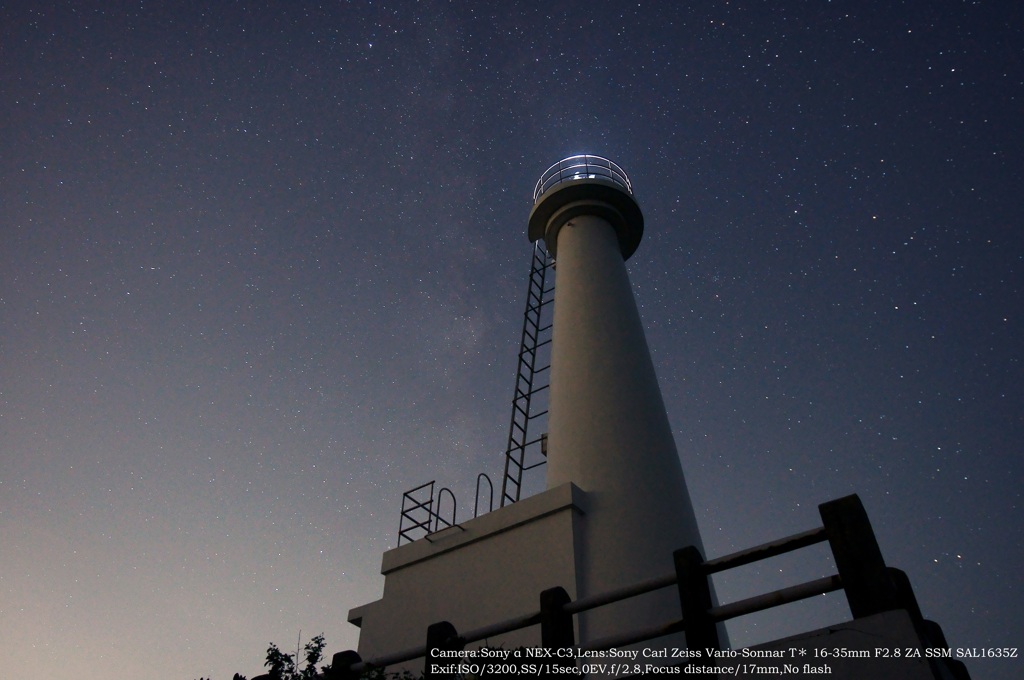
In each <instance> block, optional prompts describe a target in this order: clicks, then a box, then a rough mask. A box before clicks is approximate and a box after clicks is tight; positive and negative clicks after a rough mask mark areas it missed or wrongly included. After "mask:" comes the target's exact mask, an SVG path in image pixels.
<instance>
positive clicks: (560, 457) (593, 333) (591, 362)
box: [547, 215, 703, 641]
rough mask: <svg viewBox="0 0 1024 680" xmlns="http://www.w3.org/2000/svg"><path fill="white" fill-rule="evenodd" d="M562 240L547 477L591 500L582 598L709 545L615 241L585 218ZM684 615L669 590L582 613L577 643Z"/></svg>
mask: <svg viewBox="0 0 1024 680" xmlns="http://www.w3.org/2000/svg"><path fill="white" fill-rule="evenodd" d="M557 238H558V261H557V273H556V277H557V278H556V283H555V309H554V329H553V332H554V337H553V342H552V350H551V351H552V360H551V364H552V366H551V388H550V389H551V395H550V410H549V414H548V464H547V475H548V485H549V487H556V486H558V485H561V484H565V483H567V482H572V483H573V484H576V485H577V486H579V487H580V488H581V489H583V490H584V491H586V493H587V498H588V507H589V510H588V513H587V517H586V522H585V526H584V530H583V543H582V564H581V571H580V591H581V592H580V594H581V596H584V595H592V594H597V593H603V592H606V591H609V590H612V589H614V588H617V587H621V586H624V585H628V584H631V583H634V582H637V581H640V580H643V579H646V578H650V577H653V576H660V575H662V574H665V573H669V572H671V571H672V569H673V564H672V551H673V550H675V549H677V548H681V547H684V546H687V545H696V546H698V547H701V542H700V535H699V533H698V530H697V523H696V520H695V519H694V513H693V509H692V507H691V503H690V499H689V495H688V493H687V489H686V482H685V480H684V478H683V471H682V467H681V465H680V462H679V454H678V452H677V450H676V446H675V441H674V440H673V437H672V429H671V426H670V424H669V421H668V417H667V415H666V413H665V406H664V402H663V400H662V397H661V391H660V389H659V386H658V380H657V377H656V375H655V372H654V366H653V364H652V362H651V357H650V353H649V351H648V348H647V341H646V338H645V336H644V331H643V325H642V323H641V320H640V315H639V313H638V311H637V308H636V303H635V301H634V298H633V291H632V288H631V286H630V282H629V278H628V276H627V273H626V268H625V263H624V262H623V258H622V253H621V251H620V248H619V241H618V238H617V236H616V234H615V231H614V229H613V228H612V226H611V225H610V224H609V223H608V222H606V221H605V220H604V219H601V218H599V217H593V216H587V215H584V216H578V217H574V218H572V219H571V220H569V222H567V223H566V224H565V225H564V226H563V227H562V228H561V229H560V230H559V232H558V236H557ZM701 550H702V551H703V548H701ZM679 616H680V610H679V602H678V596H677V595H676V593H675V591H674V589H667V590H665V591H661V592H659V593H657V594H652V595H649V596H645V597H644V598H638V599H637V600H633V601H630V602H625V603H620V604H617V605H614V606H612V607H607V608H603V609H601V610H598V611H595V612H592V613H587V614H584V615H583V616H582V617H581V622H580V636H581V640H583V641H586V640H592V639H597V638H601V637H605V636H607V635H610V634H612V633H618V632H622V631H623V630H630V629H635V628H641V627H644V626H650V625H653V624H655V623H659V622H661V621H666V622H667V621H669V620H672V619H678V618H679Z"/></svg>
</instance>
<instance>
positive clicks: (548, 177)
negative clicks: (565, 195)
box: [533, 155, 633, 203]
mask: <svg viewBox="0 0 1024 680" xmlns="http://www.w3.org/2000/svg"><path fill="white" fill-rule="evenodd" d="M598 177H600V178H602V179H607V180H611V181H612V182H614V183H615V184H618V185H620V186H621V187H622V188H623V189H625V190H626V191H628V192H629V193H630V194H632V193H633V185H632V183H630V181H629V177H627V176H626V172H625V171H624V170H623V169H622V168H620V167H619V166H618V164H617V163H615V162H614V161H610V160H608V159H607V158H601V157H600V156H589V155H580V156H569V157H568V158H563V159H562V160H560V161H558V162H557V163H555V164H554V165H552V166H551V167H550V168H548V169H547V170H545V171H544V174H543V175H541V176H540V179H539V180H537V186H536V187H534V189H533V202H534V203H536V202H537V200H538V199H540V197H541V196H542V195H543V194H544V192H545V191H547V190H548V189H550V188H551V187H553V186H555V185H556V184H561V183H562V182H572V181H574V180H581V179H597V178H598Z"/></svg>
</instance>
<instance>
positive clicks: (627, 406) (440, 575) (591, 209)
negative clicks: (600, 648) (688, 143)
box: [348, 155, 703, 671]
mask: <svg viewBox="0 0 1024 680" xmlns="http://www.w3.org/2000/svg"><path fill="white" fill-rule="evenodd" d="M533 198H534V201H533V206H532V210H531V212H530V216H529V222H528V228H527V235H528V237H529V239H530V240H531V241H534V242H537V241H542V242H543V243H544V245H545V247H546V249H547V251H548V253H550V255H552V256H553V257H554V261H555V268H556V274H555V278H556V284H555V286H554V312H553V322H552V326H553V337H552V342H551V348H550V362H551V363H550V369H551V370H550V379H549V383H548V385H547V386H545V388H544V389H549V390H550V392H549V396H548V402H547V403H548V419H547V428H548V431H547V433H542V435H543V436H540V437H536V438H535V439H534V441H535V442H539V441H543V442H545V443H546V445H545V446H543V447H542V448H543V451H544V452H545V453H544V455H546V460H545V461H543V462H544V464H545V467H546V488H545V489H544V490H543V491H541V492H539V493H536V494H534V495H531V496H527V497H524V498H520V497H519V495H518V489H519V478H518V477H517V479H516V481H515V483H514V484H512V486H514V487H515V489H516V493H515V495H514V496H509V498H511V501H510V502H508V503H507V504H506V503H505V498H504V497H505V495H506V494H505V492H503V494H502V496H503V499H502V505H501V507H500V508H497V509H492V510H491V511H487V510H486V509H485V512H484V513H482V514H479V515H478V516H474V518H472V519H470V520H467V521H458V520H457V519H456V518H455V516H454V513H455V510H454V506H455V503H454V496H453V494H452V493H451V492H450V491H449V490H448V489H442V490H441V492H440V493H438V494H437V495H435V494H434V491H433V489H434V487H433V482H430V483H428V484H427V485H424V486H422V487H418V489H419V490H422V489H428V490H429V491H428V497H427V498H425V499H423V500H419V501H415V502H410V504H409V506H410V508H411V510H408V511H407V510H406V508H405V503H404V501H403V512H402V521H403V524H401V525H400V528H399V535H400V540H399V546H398V547H396V548H394V549H392V550H389V551H387V552H385V553H384V556H383V560H382V568H381V572H382V573H383V574H384V577H385V580H384V592H383V595H382V597H381V599H379V600H377V601H375V602H370V603H368V604H365V605H363V606H360V607H356V608H354V609H352V610H350V611H349V617H348V618H349V621H350V622H351V623H353V624H355V625H356V626H359V627H360V629H361V631H360V636H359V649H358V656H359V657H360V658H362V659H364V660H368V661H369V660H374V659H376V660H377V663H379V664H382V665H389V664H392V663H402V664H406V665H404V666H400V667H403V668H406V669H408V670H414V671H415V670H416V669H420V668H424V667H428V666H429V664H430V660H429V659H426V660H425V659H423V658H422V657H418V656H410V655H417V654H421V653H422V650H423V649H424V631H425V630H427V629H428V628H430V627H434V626H436V625H440V624H441V623H443V624H444V625H443V626H442V627H441V628H436V627H434V628H431V629H432V630H435V631H437V630H441V631H444V630H448V631H458V636H459V639H460V641H461V642H460V644H467V645H468V644H471V643H472V642H473V641H479V642H480V643H482V644H484V645H487V646H492V647H501V648H504V649H513V648H519V647H537V646H538V645H541V644H542V640H541V637H540V632H541V631H540V630H539V628H540V626H538V625H536V624H535V623H528V624H524V626H519V627H517V628H516V629H515V630H511V631H509V630H506V628H507V627H506V626H503V625H499V624H497V623H496V622H506V623H507V622H508V621H523V622H526V621H533V620H534V619H533V618H532V617H534V616H535V615H536V612H537V610H538V607H539V606H541V605H539V603H538V594H541V593H545V592H551V591H555V590H557V591H559V592H561V593H562V595H560V597H563V598H564V597H568V598H570V599H572V600H575V601H586V600H587V599H588V598H589V599H590V600H593V599H594V598H601V597H603V596H606V595H608V594H610V593H613V592H615V591H621V590H622V589H623V588H629V587H632V586H635V585H636V584H638V583H642V582H644V581H650V580H651V579H658V578H662V577H665V575H666V574H669V575H671V574H672V573H673V571H674V562H673V551H676V550H678V549H680V548H683V547H687V546H696V547H697V548H698V549H699V550H701V552H703V549H702V548H701V542H700V536H699V533H698V531H697V523H696V520H695V518H694V513H693V509H692V507H691V503H690V499H689V495H688V492H687V489H686V483H685V480H684V478H683V471H682V467H681V465H680V462H679V454H678V452H677V450H676V446H675V442H674V441H673V437H672V428H671V425H670V424H669V420H668V417H667V415H666V412H665V405H664V402H663V400H662V397H661V392H660V389H659V387H658V380H657V377H656V375H655V371H654V366H653V363H652V361H651V356H650V352H649V351H648V347H647V341H646V338H645V336H644V330H643V324H642V322H641V320H640V315H639V313H638V311H637V306H636V302H635V300H634V298H633V292H632V289H631V286H630V282H629V277H628V275H627V272H626V266H625V262H626V260H627V259H628V258H629V257H630V256H631V255H632V254H633V253H634V252H635V251H636V249H637V247H638V245H639V244H640V240H641V237H642V235H643V231H644V219H643V214H642V212H641V210H640V206H639V204H638V202H637V201H636V199H635V198H634V196H633V190H632V184H631V182H630V180H629V178H628V177H627V176H626V173H625V172H624V171H623V170H622V169H621V168H620V167H619V166H618V165H616V164H615V163H613V162H612V161H609V160H607V159H604V158H600V157H597V156H589V155H587V156H573V157H571V158H567V159H564V160H562V161H559V162H558V163H556V164H555V165H553V166H551V167H550V168H549V169H548V170H547V171H546V172H544V173H543V174H542V176H541V178H540V181H539V182H538V183H537V186H536V188H535V191H534V196H533ZM535 252H536V251H535ZM531 290H532V289H531ZM528 304H529V305H538V306H540V305H541V304H547V303H546V302H545V303H540V302H538V301H537V300H533V301H532V302H530V303H528ZM528 309H529V306H528ZM526 335H527V334H526V333H524V337H525V336H526ZM524 343H525V340H524ZM521 359H522V357H521ZM529 363H530V365H531V366H532V360H531V361H530V362H529ZM531 370H532V368H531ZM531 389H532V390H537V389H538V388H537V386H536V385H535V384H533V386H532V387H531ZM519 395H520V388H519V386H518V385H517V398H518V396H519ZM525 420H529V418H526V419H525ZM525 420H524V422H525ZM523 427H524V428H525V425H524V426H523ZM524 434H525V431H524ZM523 441H525V438H524V440H523ZM539 448H540V447H539ZM514 467H515V469H516V471H517V473H516V474H517V475H518V474H520V473H521V471H522V470H524V469H528V467H535V466H523V465H522V463H521V461H520V462H519V463H518V464H517V465H516V466H514ZM508 469H509V468H508V467H506V471H508ZM481 477H484V475H481ZM478 483H479V482H478ZM413 491H416V489H414V490H413ZM478 491H479V489H478ZM411 493H412V492H409V493H406V494H405V498H407V499H408V498H410V494H411ZM478 500H479V496H478ZM442 502H449V503H450V504H449V505H447V506H446V507H448V508H450V509H451V513H452V514H451V515H446V514H445V516H444V517H442V514H444V513H442V512H441V510H440V508H439V504H440V503H442ZM414 511H424V512H426V515H427V516H426V518H425V519H423V520H416V521H412V527H413V529H414V530H420V531H422V534H421V536H420V537H418V538H416V537H412V536H411V535H410V532H409V530H408V529H403V527H406V526H408V525H406V524H405V522H406V520H407V519H409V518H411V517H412V513H413V512H414ZM403 539H404V540H406V541H409V542H407V543H405V544H404V545H402V544H401V542H402V540H403ZM668 583H671V581H669V582H668ZM541 608H542V609H543V606H541ZM679 617H680V596H679V595H678V593H677V592H676V589H673V588H664V587H659V588H658V589H656V590H653V591H652V592H646V593H645V594H642V595H639V596H637V597H630V598H629V599H628V600H621V601H617V602H614V603H612V604H606V605H605V606H601V607H599V608H596V607H595V608H592V609H588V610H586V611H581V612H579V613H578V615H577V616H575V618H574V619H573V620H572V622H571V623H570V624H569V625H570V629H571V632H570V638H571V642H570V643H569V645H570V646H571V645H573V644H575V645H579V646H583V647H585V646H587V645H593V644H597V645H600V644H602V641H604V640H608V639H615V638H617V637H621V636H623V635H628V634H630V633H632V632H635V631H637V630H643V629H650V628H652V627H654V628H658V627H660V626H663V625H665V624H667V623H669V622H673V621H678V620H679ZM496 625H497V628H500V629H502V630H503V631H504V632H501V633H491V631H493V630H497V629H496V628H495V626H496ZM466 631H472V633H471V634H470V638H471V639H469V640H467V639H466V637H465V635H466V633H465V632H466ZM430 644H433V643H430ZM659 644H661V646H672V647H681V646H683V644H684V643H683V642H682V639H681V638H680V637H679V636H675V637H673V638H665V639H663V640H662V641H661V643H659V641H657V640H649V641H648V642H646V643H645V645H646V647H656V646H658V645H659ZM417 649H418V650H420V651H419V652H417V651H416V650H417ZM402 650H405V651H404V652H403V651H402ZM410 650H411V651H410Z"/></svg>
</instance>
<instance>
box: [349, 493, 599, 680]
mask: <svg viewBox="0 0 1024 680" xmlns="http://www.w3.org/2000/svg"><path fill="white" fill-rule="evenodd" d="M585 502H586V501H585V498H584V494H583V493H582V492H581V491H580V490H579V489H577V488H573V486H572V485H570V484H566V485H562V486H560V487H558V488H555V489H551V490H549V491H545V492H544V493H541V494H538V495H536V496H531V497H530V498H527V499H524V500H522V501H519V502H518V503H515V504H513V505H509V506H506V507H504V508H501V509H500V510H495V511H493V512H490V513H488V514H486V515H482V516H481V517H478V518H476V519H474V520H471V521H469V522H465V523H464V524H463V525H462V527H463V530H460V529H458V528H453V529H447V530H445V531H443V532H439V533H438V534H435V535H433V536H431V540H430V541H427V540H425V539H420V540H418V541H414V542H413V543H407V544H406V545H403V546H401V547H399V548H396V549H394V550H390V551H388V552H386V553H385V554H384V559H383V567H382V572H383V574H384V577H385V581H384V594H383V597H382V598H381V599H380V600H377V601H376V602H371V603H369V604H366V605H363V606H361V607H357V608H355V609H353V610H351V611H350V612H349V621H352V622H354V623H356V625H359V626H360V628H361V632H360V635H359V649H358V652H359V655H360V656H361V657H362V658H363V660H365V661H369V660H371V659H373V658H375V657H378V656H381V655H383V654H388V653H393V652H396V651H401V650H404V649H408V648H412V647H416V646H422V645H423V644H424V643H425V642H426V631H427V626H429V625H430V624H433V623H437V622H438V621H448V622H450V623H451V624H452V625H454V626H455V628H456V630H458V631H459V632H460V633H465V632H468V631H470V630H472V629H475V628H481V627H483V626H486V625H491V624H494V623H498V622H500V621H503V620H505V619H508V618H511V617H513V616H519V615H526V614H531V613H535V612H536V611H538V610H539V608H540V593H541V591H543V590H546V589H548V588H552V587H555V586H561V587H563V588H565V589H566V591H568V593H569V595H570V596H571V597H574V598H575V596H576V592H577V584H576V554H577V551H578V549H579V548H578V542H579V540H580V539H579V523H580V520H581V519H582V513H583V511H584V507H585ZM487 644H488V645H489V646H497V645H500V646H502V647H504V648H505V649H511V648H514V647H518V646H521V645H528V646H537V645H539V644H540V628H539V626H534V627H532V628H529V629H524V630H523V631H522V632H521V633H519V634H510V635H508V636H505V637H502V638H496V639H492V640H489V641H488V643H487ZM477 646H478V645H477ZM400 668H407V669H409V670H411V671H413V672H414V674H417V675H418V674H419V671H421V670H422V669H423V661H422V659H420V660H417V661H415V662H411V663H409V664H405V665H403V666H402V667H400ZM389 670H394V669H389Z"/></svg>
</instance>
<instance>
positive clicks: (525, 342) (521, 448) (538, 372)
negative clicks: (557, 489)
mask: <svg viewBox="0 0 1024 680" xmlns="http://www.w3.org/2000/svg"><path fill="white" fill-rule="evenodd" d="M553 267H554V262H553V261H552V259H551V256H550V255H549V254H548V252H547V249H546V248H544V246H543V245H541V242H540V241H537V242H535V243H534V246H533V258H532V260H531V263H530V285H529V288H528V290H527V295H526V311H525V312H524V313H523V334H522V339H521V340H520V344H519V364H518V369H517V371H516V389H515V395H514V396H513V398H512V423H511V425H509V432H508V447H507V448H506V449H505V475H504V479H503V480H502V483H501V506H502V507H504V506H505V505H507V504H509V503H515V502H516V501H518V500H519V496H520V492H521V491H522V487H523V473H524V472H526V471H527V470H531V469H533V468H535V467H539V466H541V465H543V464H544V463H546V462H547V458H546V456H547V446H546V443H547V434H546V433H545V434H541V435H540V436H537V437H534V438H533V439H528V431H529V429H530V424H531V423H532V422H533V421H535V420H536V419H538V418H541V417H543V416H546V415H547V412H548V411H547V404H546V402H544V404H543V407H542V408H543V410H542V411H540V412H538V413H533V412H532V411H531V406H535V405H536V403H535V402H534V397H537V396H538V395H541V394H542V393H544V392H545V390H547V389H548V386H549V385H548V382H547V381H546V380H543V377H544V376H546V375H547V374H548V371H549V370H550V368H551V361H550V350H548V351H547V352H545V351H543V350H544V349H545V348H546V347H548V345H550V344H551V330H552V324H551V321H550V319H551V313H550V312H548V313H545V312H547V308H548V307H549V305H550V304H551V303H552V302H553V301H554V298H553V297H552V296H551V292H552V291H553V290H554V285H552V286H551V287H549V288H545V286H546V279H547V273H548V270H549V269H552V268H553ZM538 357H541V358H540V360H539V363H540V364H541V365H540V366H538ZM538 449H539V451H538ZM528 458H529V460H528Z"/></svg>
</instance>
